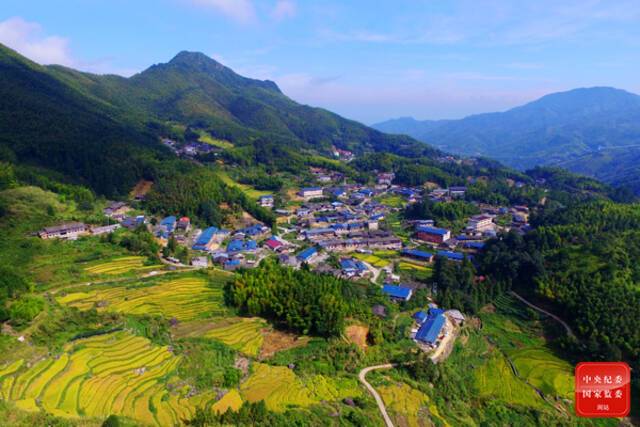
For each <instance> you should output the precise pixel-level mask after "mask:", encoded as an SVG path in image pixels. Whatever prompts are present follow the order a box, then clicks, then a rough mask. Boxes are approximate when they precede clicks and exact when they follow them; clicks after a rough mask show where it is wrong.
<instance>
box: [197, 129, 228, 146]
mask: <svg viewBox="0 0 640 427" xmlns="http://www.w3.org/2000/svg"><path fill="white" fill-rule="evenodd" d="M198 133H199V134H200V138H198V141H200V142H204V143H205V144H209V145H213V146H214V147H218V148H222V149H227V148H233V144H232V143H230V142H229V141H225V140H223V139H218V138H214V137H212V136H211V135H209V134H208V133H207V132H205V131H199V132H198Z"/></svg>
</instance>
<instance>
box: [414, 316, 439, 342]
mask: <svg viewBox="0 0 640 427" xmlns="http://www.w3.org/2000/svg"><path fill="white" fill-rule="evenodd" d="M444 322H445V318H444V315H442V314H439V315H437V316H435V317H430V318H429V319H427V321H426V322H424V323H423V324H422V326H420V329H418V332H417V333H416V340H418V341H422V342H425V343H427V344H434V343H435V342H436V341H437V339H438V335H440V331H441V330H442V327H443V326H444Z"/></svg>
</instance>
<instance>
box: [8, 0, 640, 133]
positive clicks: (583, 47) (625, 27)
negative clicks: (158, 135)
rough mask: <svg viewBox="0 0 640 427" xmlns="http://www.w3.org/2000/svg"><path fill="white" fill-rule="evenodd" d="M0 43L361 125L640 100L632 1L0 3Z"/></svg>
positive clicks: (639, 9)
mask: <svg viewBox="0 0 640 427" xmlns="http://www.w3.org/2000/svg"><path fill="white" fill-rule="evenodd" d="M0 43H4V44H6V45H8V46H10V47H12V48H14V49H16V50H18V51H20V52H21V53H23V54H25V55H26V56H28V57H30V58H31V59H33V60H35V61H37V62H40V63H45V64H47V63H62V64H64V65H69V66H72V67H75V68H79V69H82V70H87V71H91V72H96V73H117V74H123V75H131V74H133V73H135V72H139V71H142V70H144V69H145V68H146V67H148V66H149V65H151V64H154V63H159V62H167V61H168V60H170V59H171V58H172V57H173V56H174V55H175V54H176V53H177V52H179V51H181V50H192V51H201V52H204V53H206V54H207V55H209V56H211V57H213V58H215V59H217V60H219V61H221V62H223V63H224V64H225V65H228V66H230V67H231V68H233V69H234V70H236V71H237V72H239V73H241V74H243V75H246V76H248V77H254V78H260V79H267V78H268V79H271V80H274V81H276V82H277V83H278V85H279V86H280V87H281V88H282V89H283V91H284V92H285V93H286V94H287V95H289V96H290V97H292V98H293V99H295V100H296V101H299V102H302V103H306V104H310V105H314V106H320V107H324V108H328V109H330V110H332V111H335V112H337V113H340V114H342V115H344V116H346V117H349V118H353V119H356V120H359V121H362V122H364V123H368V124H369V123H373V122H376V121H380V120H384V119H387V118H391V117H398V116H408V115H410V116H414V117H416V118H419V119H428V118H430V119H439V118H457V117H462V116H465V115H468V114H473V113H479V112H487V111H498V110H504V109H507V108H510V107H513V106H516V105H519V104H522V103H524V102H527V101H530V100H533V99H536V98H537V97H539V96H541V95H544V94H546V93H550V92H555V91H560V90H568V89H572V88H575V87H588V86H615V87H619V88H622V89H626V90H629V91H632V92H636V93H640V78H639V77H638V76H639V75H640V1H638V0H619V1H606V0H580V1H577V0H561V1H558V0H536V1H525V0H522V1H506V0H504V1H498V0H452V1H435V0H393V1H382V0H379V1H371V0H368V1H367V0H348V1H347V0H322V1H316V0H153V1H152V0H56V1H51V0H2V8H1V10H0Z"/></svg>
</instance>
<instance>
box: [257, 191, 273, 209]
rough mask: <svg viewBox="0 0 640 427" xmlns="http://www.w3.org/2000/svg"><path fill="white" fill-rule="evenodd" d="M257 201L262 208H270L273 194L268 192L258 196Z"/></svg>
mask: <svg viewBox="0 0 640 427" xmlns="http://www.w3.org/2000/svg"><path fill="white" fill-rule="evenodd" d="M258 203H259V204H260V206H262V207H263V208H272V207H273V203H274V201H273V196H272V195H270V194H267V195H265V196H260V198H259V199H258Z"/></svg>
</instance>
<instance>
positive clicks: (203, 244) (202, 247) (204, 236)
mask: <svg viewBox="0 0 640 427" xmlns="http://www.w3.org/2000/svg"><path fill="white" fill-rule="evenodd" d="M218 231H220V230H219V229H218V228H217V227H209V228H206V229H205V230H204V231H203V232H202V233H200V235H199V236H198V238H197V239H196V241H195V243H194V245H193V247H192V248H191V249H193V250H194V251H208V250H210V249H211V248H212V247H213V245H214V243H215V237H216V234H217V233H218Z"/></svg>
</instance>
